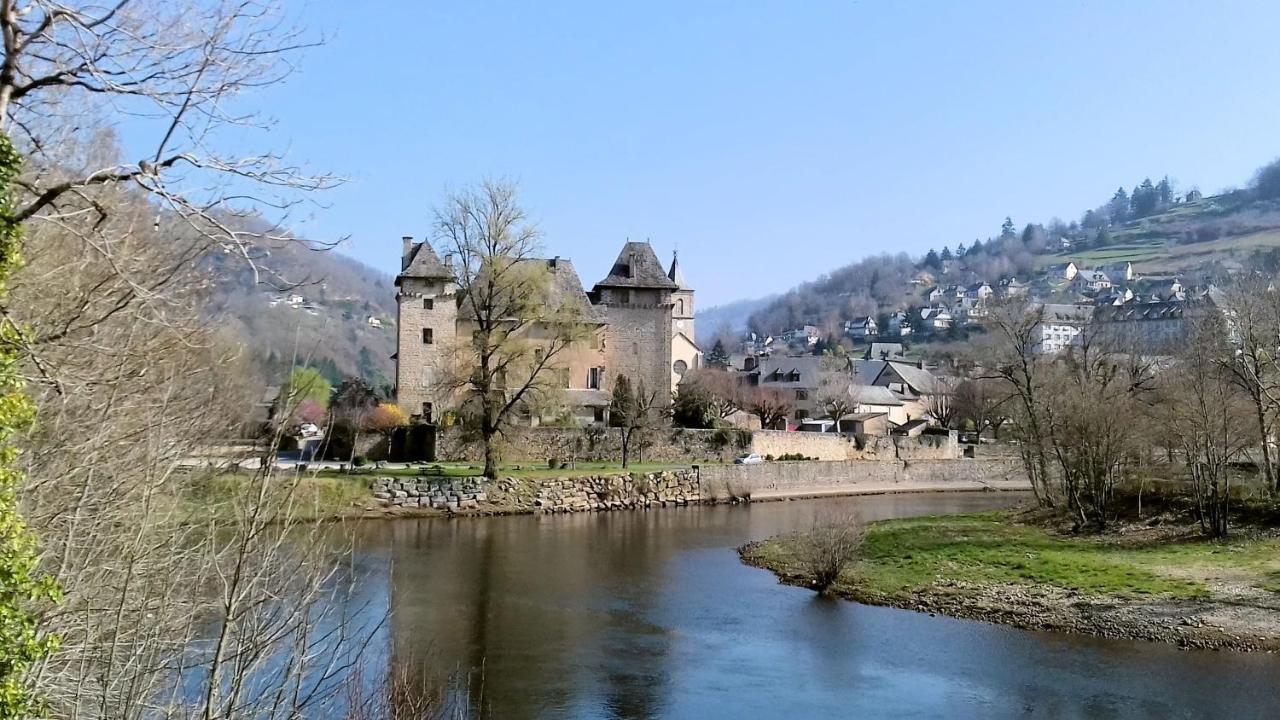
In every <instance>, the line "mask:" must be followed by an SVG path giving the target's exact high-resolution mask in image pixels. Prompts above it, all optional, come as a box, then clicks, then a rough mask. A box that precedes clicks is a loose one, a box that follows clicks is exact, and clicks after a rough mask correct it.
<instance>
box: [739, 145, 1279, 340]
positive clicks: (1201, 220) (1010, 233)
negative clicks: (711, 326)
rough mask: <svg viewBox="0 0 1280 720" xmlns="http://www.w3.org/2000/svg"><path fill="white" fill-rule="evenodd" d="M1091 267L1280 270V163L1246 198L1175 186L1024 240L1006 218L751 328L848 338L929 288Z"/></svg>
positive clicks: (842, 283)
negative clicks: (970, 239) (990, 232)
mask: <svg viewBox="0 0 1280 720" xmlns="http://www.w3.org/2000/svg"><path fill="white" fill-rule="evenodd" d="M1068 261H1072V262H1075V263H1076V264H1077V266H1079V267H1082V268H1093V267H1099V266H1102V265H1108V264H1113V263H1118V262H1126V261H1127V262H1132V263H1133V266H1134V267H1133V269H1134V271H1136V272H1137V273H1138V274H1140V275H1142V276H1144V277H1146V278H1148V279H1152V280H1154V279H1162V278H1175V277H1176V278H1180V279H1181V280H1182V281H1184V282H1191V283H1194V284H1200V283H1207V282H1219V283H1220V282H1222V280H1223V279H1224V278H1225V277H1226V276H1227V275H1229V274H1230V273H1232V272H1236V271H1239V270H1241V269H1242V268H1246V267H1263V268H1267V269H1269V270H1275V269H1277V266H1280V161H1278V162H1275V163H1271V164H1270V165H1267V166H1264V167H1263V168H1261V169H1260V170H1259V171H1258V173H1257V174H1256V175H1255V177H1254V179H1253V181H1252V182H1251V184H1250V187H1249V189H1247V190H1233V191H1230V192H1226V193H1223V194H1220V195H1217V196H1213V197H1204V196H1202V195H1201V194H1200V193H1199V191H1197V190H1195V189H1192V190H1189V191H1187V192H1186V193H1184V194H1181V195H1177V194H1175V193H1174V192H1173V189H1172V186H1171V184H1170V183H1169V181H1168V180H1167V179H1164V180H1161V181H1160V182H1159V183H1153V182H1151V180H1150V179H1147V180H1144V181H1143V182H1142V183H1140V184H1138V185H1135V186H1134V188H1133V191H1132V193H1129V192H1127V191H1125V190H1124V189H1123V188H1121V189H1119V190H1117V191H1116V193H1115V194H1114V195H1113V196H1112V198H1111V200H1109V201H1107V202H1106V203H1104V204H1102V205H1101V206H1099V207H1097V208H1094V209H1090V210H1087V211H1085V212H1084V213H1083V214H1082V215H1081V219H1080V220H1079V221H1071V222H1070V223H1065V222H1063V221H1061V220H1056V219H1055V220H1053V221H1051V222H1050V223H1048V224H1047V225H1045V224H1039V223H1032V224H1028V225H1026V226H1025V227H1024V228H1023V229H1022V231H1021V232H1017V231H1016V230H1015V227H1014V225H1013V222H1012V220H1010V219H1009V218H1006V219H1005V221H1004V224H1003V225H1002V226H1001V229H1000V233H999V235H996V236H993V237H990V238H987V240H986V241H985V242H984V241H981V240H978V241H974V243H973V245H972V246H971V247H969V248H966V247H965V245H964V244H963V243H961V244H960V245H958V246H957V247H956V249H955V250H954V251H953V250H951V249H950V248H947V247H944V248H942V249H941V251H940V252H939V251H936V250H930V251H929V253H928V254H927V255H926V256H925V257H924V258H922V259H918V260H913V259H911V258H908V257H907V256H905V255H901V254H899V255H880V256H874V257H870V258H865V259H863V260H859V261H857V262H854V263H851V264H849V265H846V266H844V267H841V268H838V269H836V270H833V271H831V272H829V273H827V274H825V275H823V276H821V277H819V278H818V279H816V280H813V281H810V282H808V283H804V284H802V285H800V286H798V287H796V288H793V289H792V290H790V291H788V292H786V293H784V294H782V295H780V296H778V297H777V298H776V299H775V300H773V301H772V302H770V303H768V304H767V305H765V306H764V307H762V308H760V309H758V310H757V311H755V312H754V313H752V315H751V317H750V319H749V321H748V325H749V329H750V330H752V331H754V332H757V333H760V334H762V335H777V334H780V333H783V332H785V331H787V330H790V329H792V328H799V327H803V326H805V325H812V326H816V327H818V328H819V329H820V331H821V332H822V333H823V334H824V335H840V333H841V331H842V327H843V324H844V322H845V321H849V320H854V319H855V318H865V317H868V316H870V317H873V318H877V319H878V320H883V318H885V317H886V316H887V315H888V314H890V313H893V312H896V311H898V310H908V309H909V308H911V307H913V306H918V305H920V304H921V293H922V292H923V291H924V290H925V289H926V286H927V285H933V284H937V285H964V284H972V283H981V282H987V283H990V284H992V285H993V286H994V285H996V284H997V283H998V282H999V281H1001V280H1002V279H1006V278H1017V279H1018V280H1019V281H1022V282H1025V281H1028V280H1034V279H1035V278H1036V277H1037V276H1039V275H1040V274H1042V272H1043V270H1044V269H1045V268H1047V267H1049V266H1052V265H1056V264H1060V263H1065V262H1068Z"/></svg>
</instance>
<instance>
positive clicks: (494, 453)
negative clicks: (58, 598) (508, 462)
mask: <svg viewBox="0 0 1280 720" xmlns="http://www.w3.org/2000/svg"><path fill="white" fill-rule="evenodd" d="M493 425H494V424H493V423H492V422H490V421H489V418H488V416H487V413H486V417H485V418H484V419H482V420H481V421H480V437H481V438H482V439H483V440H484V476H485V477H487V478H489V479H490V480H492V479H494V478H496V477H498V448H497V446H496V444H495V443H494V438H495V437H496V436H497V434H498V432H497V428H495V427H494V426H493Z"/></svg>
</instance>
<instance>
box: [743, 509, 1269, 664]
mask: <svg viewBox="0 0 1280 720" xmlns="http://www.w3.org/2000/svg"><path fill="white" fill-rule="evenodd" d="M1028 519H1029V516H1026V515H1023V514H1020V513H1018V512H1014V511H1009V512H993V513H980V514H970V515H955V516H939V517H925V518H913V519H906V520H891V521H886V522H881V523H875V524H872V525H870V526H869V527H868V528H867V534H866V538H865V540H864V542H863V546H862V548H861V551H860V556H859V559H858V560H857V561H856V562H855V563H854V565H853V566H852V567H850V568H848V569H846V570H845V571H844V573H842V574H841V576H840V579H839V580H838V581H837V582H836V584H835V585H834V586H833V587H832V588H831V592H832V593H833V594H835V595H838V596H840V597H844V598H847V599H850V600H854V601H857V602H862V603H866V604H871V605H885V606H891V607H899V608H905V609H910V610H917V611H922V612H930V613H939V614H945V615H950V616H954V617H960V618H968V619H974V620H984V621H988V622H995V623H1002V624H1007V625H1013V626H1016V627H1020V628H1025V629H1031V630H1051V631H1057V632H1077V633H1086V634H1090V635H1096V636H1101V637H1109V638H1132V639H1141V640H1155V641H1162V642H1169V643H1174V644H1177V645H1179V646H1182V647H1194V648H1224V649H1237V650H1267V651H1274V650H1277V649H1280V537H1277V535H1276V534H1275V533H1273V532H1262V531H1255V532H1253V533H1248V532H1247V531H1239V532H1238V534H1237V537H1235V538H1233V539H1230V540H1228V541H1223V542H1211V541H1206V540H1202V539H1200V538H1199V537H1198V536H1197V535H1196V533H1195V531H1194V529H1191V528H1183V527H1168V526H1157V527H1146V526H1142V527H1134V528H1129V529H1127V530H1126V531H1125V532H1120V533H1116V534H1113V535H1108V536H1106V537H1081V536H1066V535H1062V534H1059V533H1057V532H1056V531H1055V530H1052V529H1048V528H1045V527H1041V526H1039V525H1037V524H1032V523H1030V522H1026V520H1028ZM798 549H799V536H797V535H784V536H779V537H774V538H770V539H768V540H764V541H761V542H754V543H750V544H748V545H745V546H743V547H742V548H740V549H739V554H740V555H741V557H742V559H743V561H744V562H746V563H748V564H750V565H753V566H756V567H760V568H764V569H767V570H770V571H772V572H773V573H774V574H775V575H777V576H778V577H779V579H780V580H781V581H782V582H785V583H788V584H793V585H799V586H808V585H810V584H811V583H810V580H809V578H808V577H807V576H806V573H805V570H804V568H803V566H802V563H801V562H800V561H799V559H798V557H799V555H798Z"/></svg>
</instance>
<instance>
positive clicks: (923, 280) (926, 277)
mask: <svg viewBox="0 0 1280 720" xmlns="http://www.w3.org/2000/svg"><path fill="white" fill-rule="evenodd" d="M937 280H938V279H937V278H936V277H934V275H933V273H931V272H929V271H928V270H921V271H920V272H918V273H916V274H915V275H914V276H912V278H911V284H912V285H916V286H924V285H932V284H933V283H935V282H937Z"/></svg>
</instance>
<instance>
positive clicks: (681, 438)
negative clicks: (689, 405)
mask: <svg viewBox="0 0 1280 720" xmlns="http://www.w3.org/2000/svg"><path fill="white" fill-rule="evenodd" d="M749 444H750V432H745V433H743V434H741V435H740V434H739V431H737V430H734V429H725V430H688V429H685V428H663V429H659V430H654V431H651V432H649V433H648V434H647V437H646V438H645V442H644V444H643V445H644V446H643V447H641V448H637V447H634V446H633V447H632V448H631V455H632V457H633V458H638V457H642V458H643V459H644V461H645V462H677V463H678V462H688V463H698V462H722V461H725V460H730V459H732V458H733V457H734V456H735V455H738V454H741V453H743V452H746V448H747V446H748V445H749ZM633 445H634V444H633ZM500 452H501V455H502V458H503V460H505V461H507V462H524V461H531V462H537V463H540V464H541V463H545V462H546V461H547V460H551V459H556V460H565V461H568V460H573V459H577V460H579V461H581V462H616V461H617V460H619V459H620V458H621V457H622V435H621V433H620V431H619V430H618V429H617V428H601V429H597V430H587V429H583V428H559V427H537V428H512V429H510V430H509V431H508V433H507V436H506V438H505V440H504V441H503V442H502V444H501V447H500ZM436 457H437V458H438V459H440V460H466V461H470V462H478V461H480V460H482V459H483V453H482V450H481V448H480V445H479V443H467V442H464V441H463V438H462V433H460V432H459V431H458V430H457V429H456V428H443V429H441V430H440V431H439V433H438V434H437V435H436Z"/></svg>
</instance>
